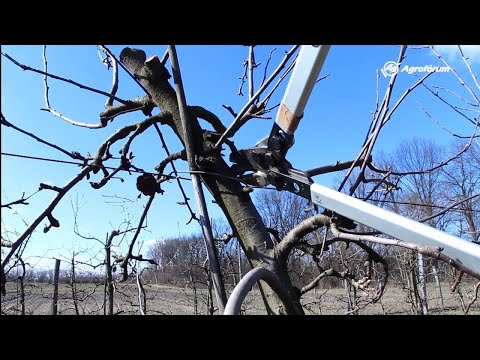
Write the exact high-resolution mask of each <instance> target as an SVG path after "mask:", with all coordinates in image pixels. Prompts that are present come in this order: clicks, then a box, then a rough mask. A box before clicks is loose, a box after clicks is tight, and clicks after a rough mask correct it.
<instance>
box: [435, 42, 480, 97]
mask: <svg viewBox="0 0 480 360" xmlns="http://www.w3.org/2000/svg"><path fill="white" fill-rule="evenodd" d="M430 49H432V51H433V52H434V53H435V55H437V57H438V58H439V59H440V60H441V61H442V62H443V63H444V64H445V65H447V66H448V67H449V68H450V71H451V72H452V73H453V74H454V75H455V77H456V78H457V79H458V81H459V82H460V84H461V85H462V86H463V87H465V88H466V89H467V91H468V92H469V93H470V95H472V97H473V98H474V99H475V100H476V101H477V104H480V99H479V98H478V96H477V95H476V94H475V92H474V91H473V90H472V89H471V88H470V86H468V85H467V83H466V82H465V81H464V80H463V78H462V77H461V76H460V75H459V74H458V72H457V71H456V70H455V69H454V68H453V67H451V66H450V64H449V63H448V62H447V60H445V58H444V57H443V56H442V55H440V54H439V53H438V52H437V50H435V48H434V47H433V45H432V46H430ZM462 57H463V53H462ZM469 69H470V70H471V68H469ZM475 84H476V85H477V86H478V83H477V82H475Z"/></svg>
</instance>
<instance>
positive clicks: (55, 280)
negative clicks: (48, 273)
mask: <svg viewBox="0 0 480 360" xmlns="http://www.w3.org/2000/svg"><path fill="white" fill-rule="evenodd" d="M59 277H60V260H59V259H55V271H54V273H53V302H52V315H57V307H58V306H57V305H58V278H59Z"/></svg>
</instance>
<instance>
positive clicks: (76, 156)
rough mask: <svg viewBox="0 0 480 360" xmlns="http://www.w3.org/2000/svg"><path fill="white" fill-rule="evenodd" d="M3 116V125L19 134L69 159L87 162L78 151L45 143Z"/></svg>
mask: <svg viewBox="0 0 480 360" xmlns="http://www.w3.org/2000/svg"><path fill="white" fill-rule="evenodd" d="M0 115H1V121H2V125H5V126H8V127H11V128H12V129H14V130H16V131H18V132H21V133H22V134H25V135H27V136H29V137H31V138H32V139H35V140H36V141H38V142H40V143H42V144H45V145H48V146H50V147H52V148H54V149H55V150H58V151H60V152H62V153H63V154H65V155H67V156H68V157H71V158H72V159H77V160H86V159H85V157H83V156H82V155H80V153H79V152H78V151H67V150H65V149H62V148H61V147H60V146H58V145H55V144H52V143H50V142H48V141H45V140H43V139H41V138H40V137H38V136H36V135H34V134H32V133H29V132H28V131H25V130H22V129H20V128H19V127H17V126H15V125H13V124H12V123H11V122H9V121H8V120H7V119H6V118H5V117H4V116H3V113H2V114H0Z"/></svg>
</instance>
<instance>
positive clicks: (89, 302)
mask: <svg viewBox="0 0 480 360" xmlns="http://www.w3.org/2000/svg"><path fill="white" fill-rule="evenodd" d="M145 290H146V291H147V314H166V315H170V314H175V315H194V314H195V295H194V292H193V290H192V289H191V288H179V287H173V286H164V285H145ZM442 290H443V296H444V311H442V310H441V309H440V308H439V304H438V303H437V299H436V291H435V289H434V287H433V285H429V287H428V297H429V308H430V309H429V310H430V313H432V314H463V313H464V310H463V309H464V306H465V305H466V304H468V303H469V302H470V300H471V298H472V296H473V286H472V285H469V284H463V285H462V286H461V290H462V294H463V301H464V304H465V305H462V301H461V299H460V296H459V294H458V293H452V292H451V291H450V290H449V287H448V284H444V285H443V289H442ZM17 291H18V289H17V287H16V284H15V283H7V295H6V296H5V297H2V314H19V313H20V312H21V303H20V299H19V297H18V296H17V294H18V292H17ZM52 291H53V286H52V285H47V284H40V285H37V286H35V285H33V284H28V285H26V288H25V294H26V296H25V313H26V314H27V315H46V314H51V311H52V310H51V309H52V308H51V306H52ZM196 298H197V307H196V313H197V314H208V313H209V309H208V304H207V298H208V297H207V291H206V290H204V289H202V290H197V297H196ZM77 299H78V301H77V308H78V313H79V314H81V315H83V314H98V315H101V314H104V306H103V304H104V295H103V286H101V285H93V284H79V285H77ZM368 303H369V298H368V296H366V295H362V294H360V295H359V296H358V298H357V305H358V307H359V309H358V314H360V315H373V314H412V306H411V304H410V302H409V300H408V292H407V290H402V289H400V288H396V287H394V286H390V287H387V290H386V292H385V294H384V295H383V297H382V299H381V300H380V301H379V302H377V303H375V304H371V303H370V304H368ZM302 304H303V305H304V307H305V312H306V313H307V314H314V315H343V314H346V313H347V312H348V311H347V300H346V296H345V290H344V289H316V290H314V291H311V292H309V293H307V294H306V295H305V296H304V297H303V298H302ZM367 304H368V305H367ZM114 310H115V313H118V314H139V301H138V293H137V288H136V286H135V285H134V284H125V285H121V286H118V287H117V288H116V293H115V306H114ZM58 313H59V314H62V315H74V314H76V313H77V312H76V310H75V306H74V301H73V300H72V293H71V287H69V286H68V285H65V284H62V285H60V286H59V302H58ZM217 313H218V312H217ZM243 313H244V314H248V315H252V314H266V312H265V309H264V307H263V303H262V299H261V296H260V293H259V291H258V290H256V289H254V290H252V291H251V292H250V293H249V295H248V296H247V298H246V299H245V301H244V304H243ZM469 313H470V314H476V315H478V314H480V304H479V301H477V302H476V303H475V304H474V305H473V306H472V307H471V309H470V312H469Z"/></svg>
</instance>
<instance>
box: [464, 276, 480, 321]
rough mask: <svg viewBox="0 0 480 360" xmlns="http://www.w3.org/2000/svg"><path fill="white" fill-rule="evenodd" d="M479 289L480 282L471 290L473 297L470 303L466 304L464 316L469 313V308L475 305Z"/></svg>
mask: <svg viewBox="0 0 480 360" xmlns="http://www.w3.org/2000/svg"><path fill="white" fill-rule="evenodd" d="M479 288H480V282H478V283H477V285H475V287H474V288H473V290H474V293H475V295H474V296H473V299H472V301H470V302H469V303H468V305H467V308H466V309H465V315H467V314H468V312H469V311H470V307H471V306H472V305H473V304H474V303H475V301H477V299H478V289H479Z"/></svg>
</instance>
